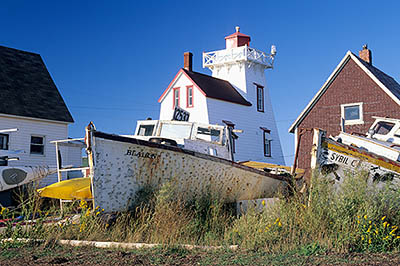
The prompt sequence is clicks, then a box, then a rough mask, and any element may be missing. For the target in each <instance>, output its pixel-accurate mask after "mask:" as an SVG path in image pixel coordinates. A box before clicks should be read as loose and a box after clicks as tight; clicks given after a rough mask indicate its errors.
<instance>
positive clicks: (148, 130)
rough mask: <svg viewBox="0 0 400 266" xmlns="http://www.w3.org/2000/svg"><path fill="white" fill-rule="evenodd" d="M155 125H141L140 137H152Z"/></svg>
mask: <svg viewBox="0 0 400 266" xmlns="http://www.w3.org/2000/svg"><path fill="white" fill-rule="evenodd" d="M153 130H154V125H140V126H139V131H138V135H139V136H152V135H153Z"/></svg>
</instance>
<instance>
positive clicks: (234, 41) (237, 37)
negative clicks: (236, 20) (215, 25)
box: [225, 27, 250, 49]
mask: <svg viewBox="0 0 400 266" xmlns="http://www.w3.org/2000/svg"><path fill="white" fill-rule="evenodd" d="M225 42H226V48H227V49H228V48H235V47H240V46H244V45H249V44H250V36H249V35H246V34H243V33H241V32H240V28H239V27H236V32H235V33H233V34H231V35H229V36H226V37H225Z"/></svg>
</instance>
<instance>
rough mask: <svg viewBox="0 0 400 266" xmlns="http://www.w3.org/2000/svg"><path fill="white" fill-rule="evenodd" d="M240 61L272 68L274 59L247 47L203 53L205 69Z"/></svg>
mask: <svg viewBox="0 0 400 266" xmlns="http://www.w3.org/2000/svg"><path fill="white" fill-rule="evenodd" d="M238 61H251V62H255V63H258V64H262V65H264V66H265V67H266V68H272V65H273V61H274V57H273V56H271V55H269V54H267V53H265V52H262V51H259V50H257V49H254V48H250V47H248V46H247V45H245V46H240V47H235V48H230V49H224V50H219V51H212V52H204V53H203V67H212V66H215V65H219V64H229V63H235V62H238Z"/></svg>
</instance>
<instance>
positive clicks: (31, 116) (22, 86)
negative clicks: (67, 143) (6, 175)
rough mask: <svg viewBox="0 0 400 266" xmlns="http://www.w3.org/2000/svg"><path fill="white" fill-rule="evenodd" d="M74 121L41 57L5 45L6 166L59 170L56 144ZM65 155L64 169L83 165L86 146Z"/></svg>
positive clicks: (0, 142) (1, 87)
mask: <svg viewBox="0 0 400 266" xmlns="http://www.w3.org/2000/svg"><path fill="white" fill-rule="evenodd" d="M73 122H74V120H73V118H72V116H71V114H70V112H69V111H68V108H67V106H66V104H65V102H64V100H63V98H62V97H61V95H60V92H59V91H58V89H57V87H56V85H55V84H54V82H53V80H52V78H51V76H50V74H49V72H48V71H47V68H46V66H45V64H44V62H43V60H42V58H41V56H40V55H39V54H35V53H30V52H25V51H21V50H16V49H12V48H8V47H4V46H0V165H3V166H4V165H8V166H46V167H56V165H57V163H56V161H57V160H56V152H55V145H54V144H53V143H50V142H51V141H54V140H60V139H67V138H68V125H69V124H71V123H73ZM59 150H60V152H61V160H62V164H63V165H71V166H80V165H81V157H82V155H81V148H80V147H60V149H59ZM56 181H57V175H56V174H54V175H51V176H48V177H47V178H45V179H44V180H43V184H48V183H52V182H56Z"/></svg>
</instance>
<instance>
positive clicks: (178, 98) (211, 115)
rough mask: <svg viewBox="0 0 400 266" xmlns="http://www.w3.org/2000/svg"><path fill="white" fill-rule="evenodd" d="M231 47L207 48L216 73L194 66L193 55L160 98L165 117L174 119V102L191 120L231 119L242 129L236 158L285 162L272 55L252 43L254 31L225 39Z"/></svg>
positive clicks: (206, 58)
mask: <svg viewBox="0 0 400 266" xmlns="http://www.w3.org/2000/svg"><path fill="white" fill-rule="evenodd" d="M225 41H226V48H225V49H223V50H218V51H213V52H207V53H203V67H207V68H209V69H210V70H211V71H212V76H209V75H205V74H203V73H199V72H195V71H193V69H192V54H191V53H189V52H187V53H185V54H184V67H183V68H181V69H180V70H179V71H178V73H177V74H176V76H175V78H174V79H173V80H172V81H171V83H170V84H169V86H168V87H167V88H166V89H165V91H164V93H163V94H162V95H161V97H160V98H159V100H158V101H159V102H160V104H161V106H160V119H171V118H172V114H173V111H174V107H175V106H179V107H180V108H183V109H185V110H186V111H188V112H189V113H190V118H189V121H193V122H200V123H209V124H223V123H225V124H228V125H230V126H234V128H235V129H239V130H243V132H242V133H237V136H238V138H237V139H236V140H235V145H234V158H235V161H260V162H267V163H274V164H284V163H285V161H284V158H283V154H282V148H281V143H280V140H279V134H278V129H277V127H276V123H275V118H274V113H273V111H272V106H271V100H270V97H269V92H268V88H267V84H266V79H265V69H268V68H272V63H273V60H274V57H275V53H276V51H275V47H274V46H273V47H272V49H271V54H267V53H265V52H261V51H259V50H256V49H254V48H250V47H249V44H250V36H248V35H245V34H243V33H241V32H240V30H239V27H236V32H235V33H233V34H231V35H229V36H227V37H226V38H225Z"/></svg>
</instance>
